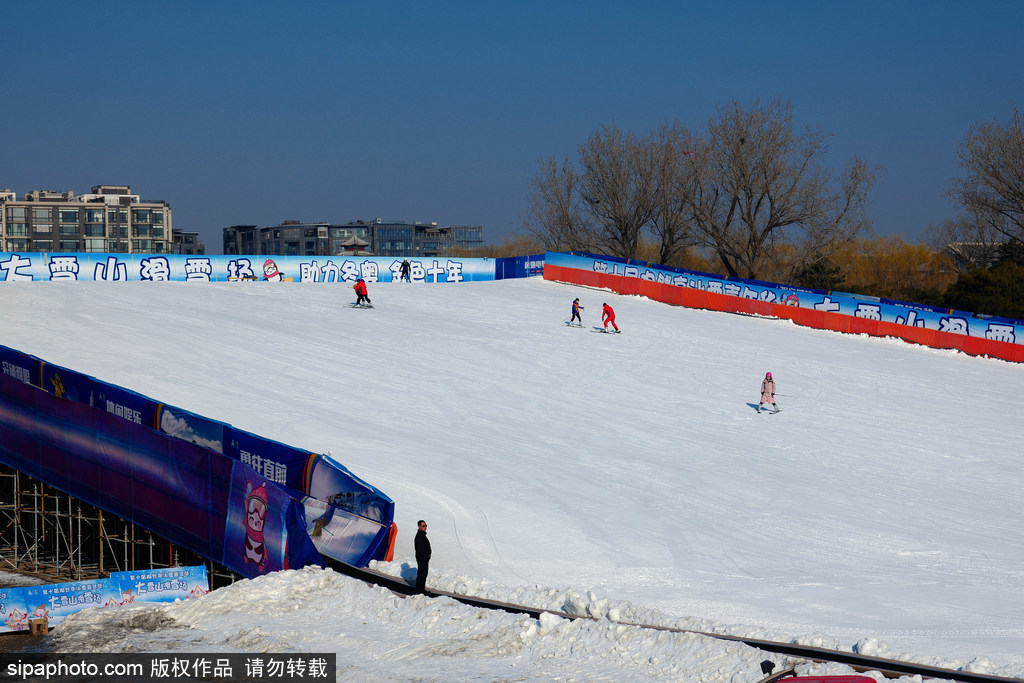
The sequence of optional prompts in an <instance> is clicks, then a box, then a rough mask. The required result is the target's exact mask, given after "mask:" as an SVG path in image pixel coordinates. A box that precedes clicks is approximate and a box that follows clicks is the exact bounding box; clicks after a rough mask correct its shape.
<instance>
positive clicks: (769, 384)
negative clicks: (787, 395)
mask: <svg viewBox="0 0 1024 683" xmlns="http://www.w3.org/2000/svg"><path fill="white" fill-rule="evenodd" d="M765 403H771V404H772V408H774V409H775V410H773V411H772V412H773V413H777V412H779V406H777V405H776V404H775V380H774V379H772V373H770V372H766V373H765V375H764V381H763V382H761V400H760V401H759V402H758V404H757V412H759V413H760V412H761V406H762V405H764V404H765Z"/></svg>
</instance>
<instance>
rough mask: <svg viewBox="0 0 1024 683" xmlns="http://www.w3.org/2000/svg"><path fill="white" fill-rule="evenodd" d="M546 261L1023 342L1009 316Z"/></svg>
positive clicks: (581, 259)
mask: <svg viewBox="0 0 1024 683" xmlns="http://www.w3.org/2000/svg"><path fill="white" fill-rule="evenodd" d="M545 262H546V263H547V264H549V265H553V266H562V267H566V268H575V269H577V270H587V271H592V272H595V273H604V274H608V275H618V276H622V277H634V278H638V279H641V280H649V281H651V282H659V283H664V284H669V285H674V286H677V287H689V288H691V289H699V290H702V291H706V292H714V293H717V294H727V295H731V296H738V297H743V298H745V299H756V300H758V301H766V302H770V303H777V304H785V305H787V306H797V307H800V308H808V309H813V310H815V311H827V312H831V313H840V314H843V315H848V316H853V317H856V318H865V319H870V320H879V321H885V322H891V323H896V324H898V325H908V326H913V327H921V328H926V329H932V330H939V331H942V332H952V333H955V334H963V335H969V336H973V337H982V338H984V339H988V340H991V341H1002V342H1009V343H1011V344H1020V343H1024V322H1022V321H1020V320H1011V319H1009V318H997V317H993V316H983V315H978V314H974V313H968V312H965V311H954V310H947V309H941V308H935V307H932V306H923V305H920V304H913V303H907V302H901V301H892V300H889V299H879V298H877V297H868V296H860V295H857V294H844V293H842V292H829V291H823V290H813V289H802V288H799V287H789V286H786V285H780V284H776V283H771V282H759V281H756V280H742V279H739V278H721V277H718V276H716V275H709V274H708V273H700V272H696V271H688V270H684V269H682V268H670V267H667V266H659V265H654V264H649V263H636V262H628V261H625V260H623V259H617V258H614V257H609V256H596V255H593V254H568V253H556V252H547V253H546V254H545Z"/></svg>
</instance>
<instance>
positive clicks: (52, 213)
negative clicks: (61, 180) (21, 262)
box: [0, 185, 174, 254]
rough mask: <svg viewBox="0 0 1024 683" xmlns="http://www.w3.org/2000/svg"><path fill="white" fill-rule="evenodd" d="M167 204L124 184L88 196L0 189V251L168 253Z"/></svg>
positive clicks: (99, 188)
mask: <svg viewBox="0 0 1024 683" xmlns="http://www.w3.org/2000/svg"><path fill="white" fill-rule="evenodd" d="M172 231H173V228H172V221H171V206H170V204H168V203H167V202H165V201H163V200H143V199H141V198H140V197H139V195H137V194H132V191H131V187H130V186H128V185H96V186H94V187H93V188H92V192H91V193H89V194H81V195H75V193H74V192H70V191H66V192H57V191H54V190H35V191H33V192H28V193H26V194H25V196H24V198H23V199H20V200H19V199H18V198H17V197H16V195H15V193H14V192H12V191H10V190H2V191H0V251H21V252H27V251H48V252H62V253H81V252H107V253H115V254H131V253H138V254H170V253H174V240H173V237H172Z"/></svg>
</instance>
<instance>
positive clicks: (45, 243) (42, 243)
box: [32, 240, 53, 251]
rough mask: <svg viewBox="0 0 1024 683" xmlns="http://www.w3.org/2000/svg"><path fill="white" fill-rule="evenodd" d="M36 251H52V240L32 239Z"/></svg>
mask: <svg viewBox="0 0 1024 683" xmlns="http://www.w3.org/2000/svg"><path fill="white" fill-rule="evenodd" d="M32 246H34V247H35V249H36V251H53V240H32Z"/></svg>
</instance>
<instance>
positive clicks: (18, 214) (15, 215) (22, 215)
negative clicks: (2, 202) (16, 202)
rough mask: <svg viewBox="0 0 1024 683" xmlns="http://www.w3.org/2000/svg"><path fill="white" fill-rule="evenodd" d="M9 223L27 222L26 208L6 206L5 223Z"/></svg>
mask: <svg viewBox="0 0 1024 683" xmlns="http://www.w3.org/2000/svg"><path fill="white" fill-rule="evenodd" d="M11 221H23V222H28V208H27V207H24V206H8V207H7V222H8V223H9V222H11Z"/></svg>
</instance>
